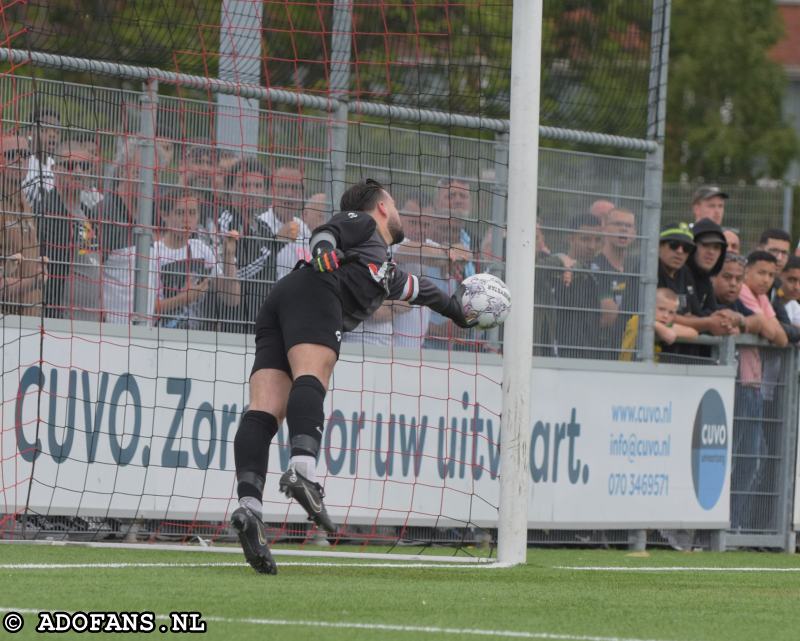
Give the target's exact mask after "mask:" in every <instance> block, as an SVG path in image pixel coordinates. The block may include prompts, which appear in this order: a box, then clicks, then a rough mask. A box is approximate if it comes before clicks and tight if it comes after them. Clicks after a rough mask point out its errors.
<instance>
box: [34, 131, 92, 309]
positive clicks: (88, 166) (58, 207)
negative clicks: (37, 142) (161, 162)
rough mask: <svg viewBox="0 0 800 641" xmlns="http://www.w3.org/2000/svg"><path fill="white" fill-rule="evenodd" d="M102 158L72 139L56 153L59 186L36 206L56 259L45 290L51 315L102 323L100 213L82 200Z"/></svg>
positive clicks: (51, 256)
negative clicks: (98, 218)
mask: <svg viewBox="0 0 800 641" xmlns="http://www.w3.org/2000/svg"><path fill="white" fill-rule="evenodd" d="M97 171H98V158H97V154H96V152H95V150H94V149H93V148H92V147H91V146H90V145H88V144H85V143H82V142H80V141H75V140H69V141H67V142H64V143H63V144H62V145H61V146H60V147H59V148H58V152H57V153H56V164H55V187H54V188H53V189H52V190H50V191H49V192H47V193H45V194H43V195H42V196H41V197H40V198H39V200H37V201H36V203H35V209H36V212H37V214H38V215H39V216H41V218H39V221H40V223H39V240H40V242H41V243H42V247H43V251H44V252H45V254H46V256H47V257H48V258H49V259H50V269H51V271H50V273H51V276H52V277H51V278H50V279H49V280H48V283H47V287H46V288H45V292H44V294H45V307H46V309H47V312H48V315H50V316H54V317H62V318H69V319H72V320H88V321H100V320H102V313H101V294H100V292H101V290H102V286H101V280H102V278H101V277H102V255H101V251H102V249H103V247H102V242H101V238H100V230H99V229H98V227H99V225H98V222H97V212H96V211H94V210H93V209H91V208H88V207H86V205H85V204H84V203H83V202H82V200H81V193H82V192H83V191H84V190H85V189H87V188H89V187H90V186H91V185H92V183H93V181H94V179H95V178H96V176H97Z"/></svg>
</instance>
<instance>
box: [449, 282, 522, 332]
mask: <svg viewBox="0 0 800 641" xmlns="http://www.w3.org/2000/svg"><path fill="white" fill-rule="evenodd" d="M462 285H463V286H464V293H463V294H462V296H461V308H462V309H463V310H464V316H465V317H466V318H467V319H473V318H477V319H478V327H480V328H481V329H491V328H492V327H497V326H498V325H502V324H503V322H505V320H506V317H507V316H508V312H509V311H511V292H510V291H508V287H506V284H505V283H504V282H503V281H502V280H500V279H499V278H498V277H497V276H493V275H492V274H475V275H474V276H470V277H469V278H466V279H465V280H464V282H463V283H462Z"/></svg>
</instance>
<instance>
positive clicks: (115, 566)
mask: <svg viewBox="0 0 800 641" xmlns="http://www.w3.org/2000/svg"><path fill="white" fill-rule="evenodd" d="M285 566H294V567H321V568H331V567H335V568H411V569H415V568H416V569H419V568H425V569H436V570H449V569H456V570H492V569H497V568H505V567H510V566H509V565H508V564H505V563H492V564H481V565H477V564H475V565H458V564H454V563H451V564H449V565H448V564H445V563H347V562H344V563H332V562H330V561H320V562H315V561H283V562H281V563H279V564H278V567H279V568H282V567H285ZM215 567H223V568H225V567H228V568H233V567H237V568H238V567H247V563H244V562H239V563H231V562H227V563H223V562H220V563H157V562H156V563H4V564H0V570H84V569H86V570H125V569H137V568H215Z"/></svg>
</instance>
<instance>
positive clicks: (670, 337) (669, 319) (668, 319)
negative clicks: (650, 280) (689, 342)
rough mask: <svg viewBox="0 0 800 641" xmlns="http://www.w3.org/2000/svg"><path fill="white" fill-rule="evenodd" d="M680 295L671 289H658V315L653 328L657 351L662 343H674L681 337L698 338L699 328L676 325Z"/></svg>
mask: <svg viewBox="0 0 800 641" xmlns="http://www.w3.org/2000/svg"><path fill="white" fill-rule="evenodd" d="M678 305H679V300H678V295H677V294H676V293H675V292H674V291H672V290H671V289H667V288H666V287H659V288H658V289H657V290H656V315H655V322H654V323H653V328H654V330H655V335H656V351H657V352H659V351H661V345H662V344H666V345H672V344H673V343H674V342H675V341H676V340H678V339H679V338H697V330H695V329H692V328H691V327H687V326H686V325H676V324H675V317H676V316H677V315H678Z"/></svg>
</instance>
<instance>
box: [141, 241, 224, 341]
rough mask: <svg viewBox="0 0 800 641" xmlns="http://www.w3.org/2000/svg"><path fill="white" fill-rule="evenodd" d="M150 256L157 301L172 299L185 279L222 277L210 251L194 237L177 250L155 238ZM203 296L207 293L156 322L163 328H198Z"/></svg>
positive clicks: (202, 317)
mask: <svg viewBox="0 0 800 641" xmlns="http://www.w3.org/2000/svg"><path fill="white" fill-rule="evenodd" d="M150 259H151V260H150V264H151V269H152V270H153V271H154V272H155V275H156V292H157V293H156V298H157V299H158V300H164V299H165V298H172V297H173V296H175V295H176V294H178V293H179V292H180V291H181V290H183V289H185V288H186V286H187V283H188V282H189V281H196V280H198V279H200V278H214V277H216V276H222V268H221V267H220V265H219V263H218V262H217V257H216V255H215V254H214V250H212V249H211V248H210V247H209V246H208V245H206V244H205V243H204V242H203V241H201V240H199V239H197V238H190V239H189V242H188V243H187V244H186V245H184V246H183V247H178V248H177V249H175V248H172V247H167V245H166V244H164V241H163V240H159V241H158V242H156V243H154V244H153V248H152V249H151V250H150ZM206 298H207V295H206V296H201V297H200V298H198V299H197V300H196V301H195V302H193V303H192V304H191V305H187V306H185V307H183V308H180V309H173V310H171V311H170V312H167V313H163V314H161V315H160V318H159V319H158V324H159V325H161V326H164V327H180V328H188V329H197V328H199V327H200V326H201V320H202V319H204V318H206V317H207V316H208V314H206V313H205V307H204V303H205V299H206Z"/></svg>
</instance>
